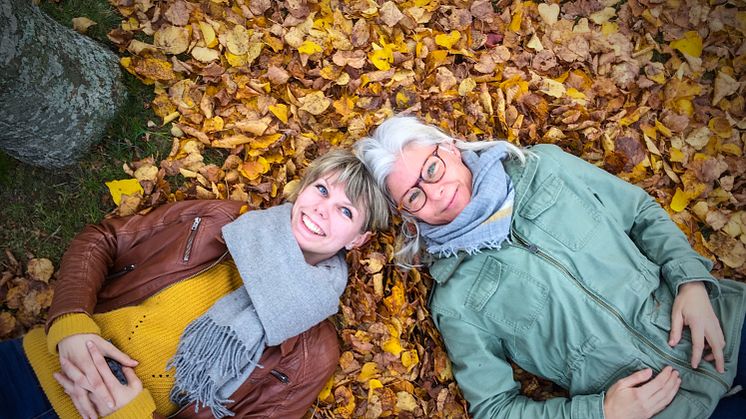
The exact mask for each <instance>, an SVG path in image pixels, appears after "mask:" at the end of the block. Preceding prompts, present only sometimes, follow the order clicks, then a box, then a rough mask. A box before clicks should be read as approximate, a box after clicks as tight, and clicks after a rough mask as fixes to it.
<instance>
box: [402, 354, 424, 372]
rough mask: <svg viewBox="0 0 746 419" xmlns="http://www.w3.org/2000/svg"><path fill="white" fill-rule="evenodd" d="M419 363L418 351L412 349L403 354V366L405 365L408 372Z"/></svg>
mask: <svg viewBox="0 0 746 419" xmlns="http://www.w3.org/2000/svg"><path fill="white" fill-rule="evenodd" d="M419 362H420V357H419V355H417V350H415V349H410V350H408V351H405V352H404V353H402V354H401V364H402V365H404V367H405V368H406V369H407V370H410V369H411V368H412V367H414V366H415V365H417V364H418V363H419Z"/></svg>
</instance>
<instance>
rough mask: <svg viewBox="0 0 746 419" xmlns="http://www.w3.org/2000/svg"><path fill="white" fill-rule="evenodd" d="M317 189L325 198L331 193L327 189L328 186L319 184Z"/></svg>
mask: <svg viewBox="0 0 746 419" xmlns="http://www.w3.org/2000/svg"><path fill="white" fill-rule="evenodd" d="M316 189H318V191H319V192H320V193H321V195H323V196H327V195H329V191H328V190H327V189H326V186H324V185H321V184H318V185H316Z"/></svg>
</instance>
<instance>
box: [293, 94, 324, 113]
mask: <svg viewBox="0 0 746 419" xmlns="http://www.w3.org/2000/svg"><path fill="white" fill-rule="evenodd" d="M298 102H300V104H301V107H300V109H301V110H303V111H306V112H308V113H310V114H312V115H321V114H322V113H324V111H326V109H327V108H328V107H329V105H331V103H332V101H331V100H329V99H328V98H327V97H326V96H325V95H324V92H320V91H315V92H313V93H311V94H308V95H305V96H303V97H301V98H298Z"/></svg>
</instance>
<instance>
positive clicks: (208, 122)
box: [202, 116, 225, 132]
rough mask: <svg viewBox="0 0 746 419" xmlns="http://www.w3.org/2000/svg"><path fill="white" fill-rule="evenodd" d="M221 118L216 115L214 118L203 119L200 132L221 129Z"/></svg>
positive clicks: (222, 123) (222, 124)
mask: <svg viewBox="0 0 746 419" xmlns="http://www.w3.org/2000/svg"><path fill="white" fill-rule="evenodd" d="M224 125H225V124H224V122H223V118H221V117H219V116H216V117H214V118H209V119H205V121H204V122H203V123H202V132H217V131H222V130H223V126H224Z"/></svg>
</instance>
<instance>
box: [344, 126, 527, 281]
mask: <svg viewBox="0 0 746 419" xmlns="http://www.w3.org/2000/svg"><path fill="white" fill-rule="evenodd" d="M450 142H453V143H454V144H455V145H456V147H458V148H459V149H460V150H472V151H479V150H484V149H487V148H490V147H492V146H494V145H496V144H498V143H499V142H502V143H504V144H505V146H506V147H507V149H508V153H510V155H511V157H514V158H517V159H518V160H520V162H521V164H523V163H525V161H526V154H525V153H524V151H523V150H521V149H520V148H518V147H516V146H515V145H513V144H511V143H509V142H507V141H502V140H498V141H474V142H466V141H462V140H459V139H456V138H453V137H451V136H449V135H448V134H446V133H444V132H443V131H441V130H439V129H438V128H436V127H434V126H432V125H428V124H425V123H423V122H421V121H420V120H419V119H417V118H416V117H413V116H393V117H391V118H389V119H387V120H386V121H384V122H383V123H382V124H381V125H379V126H378V128H376V130H375V131H374V132H373V134H372V135H371V136H369V137H365V138H362V139H360V140H358V141H357V143H355V146H354V149H355V153H356V154H357V156H358V158H359V159H360V160H362V161H363V163H365V166H366V167H367V168H368V170H369V171H370V172H371V173H372V176H373V178H374V179H375V180H376V183H377V184H378V187H379V188H381V190H383V191H385V192H386V197H387V201H388V203H389V206H390V207H391V209H392V210H393V211H395V210H396V203H395V202H394V201H393V200H392V198H391V192H390V191H389V189H388V186H387V185H386V178H387V177H388V175H389V174H391V171H392V170H393V168H394V163H396V160H397V159H398V158H399V157H401V155H402V150H403V149H404V147H406V146H408V145H410V144H416V145H419V146H428V145H436V144H444V143H450ZM400 215H401V218H402V227H401V232H400V234H399V237H398V238H397V246H396V253H395V255H394V256H395V258H396V260H397V263H398V264H399V266H402V267H405V268H412V267H415V266H417V264H418V261H417V259H418V256H419V255H420V253H421V252H422V249H423V248H424V241H423V240H422V237H421V236H420V229H419V225H418V224H417V217H414V216H412V215H410V214H406V213H401V214H400ZM412 229H413V230H414V231H412Z"/></svg>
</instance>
